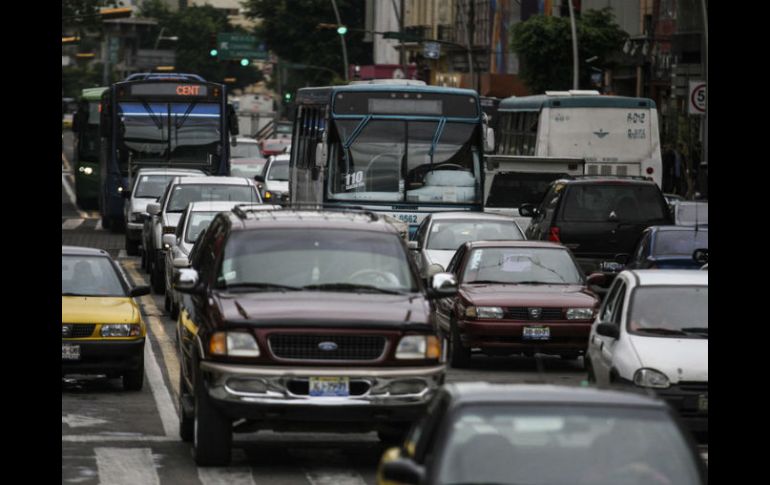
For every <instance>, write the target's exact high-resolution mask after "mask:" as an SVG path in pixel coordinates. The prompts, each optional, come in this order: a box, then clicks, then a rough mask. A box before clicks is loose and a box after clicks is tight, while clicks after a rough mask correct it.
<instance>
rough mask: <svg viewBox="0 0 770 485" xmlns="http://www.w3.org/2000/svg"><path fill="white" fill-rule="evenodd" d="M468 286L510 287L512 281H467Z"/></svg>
mask: <svg viewBox="0 0 770 485" xmlns="http://www.w3.org/2000/svg"><path fill="white" fill-rule="evenodd" d="M464 284H466V285H510V284H511V282H510V281H495V280H476V281H466V282H465V283H464Z"/></svg>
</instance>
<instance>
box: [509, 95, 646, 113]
mask: <svg viewBox="0 0 770 485" xmlns="http://www.w3.org/2000/svg"><path fill="white" fill-rule="evenodd" d="M551 107H558V108H649V109H655V101H653V100H651V99H649V98H629V97H626V96H590V95H589V96H575V95H572V96H568V95H567V96H548V95H545V94H538V95H536V96H521V97H519V96H512V97H510V98H506V99H504V100H502V101H501V102H500V106H499V108H498V109H499V110H500V111H540V110H541V109H543V108H551Z"/></svg>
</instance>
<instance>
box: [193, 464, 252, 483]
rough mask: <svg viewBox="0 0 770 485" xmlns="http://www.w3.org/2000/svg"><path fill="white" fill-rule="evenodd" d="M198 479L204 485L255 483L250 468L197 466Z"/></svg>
mask: <svg viewBox="0 0 770 485" xmlns="http://www.w3.org/2000/svg"><path fill="white" fill-rule="evenodd" d="M198 479H200V481H201V483H202V484H204V485H256V484H255V483H254V477H252V475H251V468H248V467H233V468H198Z"/></svg>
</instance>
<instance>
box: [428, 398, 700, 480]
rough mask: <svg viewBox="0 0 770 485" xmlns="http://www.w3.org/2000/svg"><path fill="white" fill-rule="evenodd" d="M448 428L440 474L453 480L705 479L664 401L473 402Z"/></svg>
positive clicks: (443, 477)
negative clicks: (660, 404) (654, 405)
mask: <svg viewBox="0 0 770 485" xmlns="http://www.w3.org/2000/svg"><path fill="white" fill-rule="evenodd" d="M448 433H449V435H448V438H447V439H446V441H445V444H444V445H443V449H442V450H439V452H437V453H436V456H437V457H440V462H439V463H438V480H437V482H438V483H442V484H447V485H459V484H463V485H465V484H471V483H475V484H522V485H523V484H548V485H574V484H591V485H631V484H633V485H637V484H648V483H659V484H663V483H666V484H677V485H695V484H699V483H701V480H700V478H699V476H698V470H697V468H696V465H695V462H694V459H693V454H692V452H691V451H690V448H689V446H688V444H687V442H686V441H685V439H684V437H683V436H682V433H681V432H680V431H679V428H678V427H677V426H676V424H675V422H674V421H673V420H672V419H671V418H670V417H669V416H668V415H667V413H666V412H665V411H663V410H659V409H643V408H632V407H629V408H621V407H610V406H601V407H600V406H591V407H588V406H558V405H542V404H539V405H537V406H534V405H518V406H511V405H509V404H506V405H505V406H501V405H469V406H465V407H462V408H460V410H459V411H458V412H457V415H456V416H455V418H454V419H453V423H452V424H451V426H450V427H449V428H448ZM651 477H654V478H652V479H651Z"/></svg>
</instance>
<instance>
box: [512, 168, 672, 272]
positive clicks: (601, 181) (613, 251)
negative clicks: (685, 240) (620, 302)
mask: <svg viewBox="0 0 770 485" xmlns="http://www.w3.org/2000/svg"><path fill="white" fill-rule="evenodd" d="M519 212H520V213H521V215H523V216H527V217H532V223H531V224H530V225H529V227H528V228H527V231H526V236H527V239H532V240H540V241H554V242H558V243H561V244H564V245H565V246H567V247H568V248H569V249H570V250H572V253H573V254H574V255H575V257H576V258H577V260H578V262H579V263H580V266H581V267H582V268H583V271H585V273H586V274H590V273H592V272H594V271H597V270H600V269H601V268H602V265H603V264H604V263H612V262H615V260H616V259H617V256H618V255H619V254H623V255H625V257H626V258H627V257H628V256H629V255H630V254H631V252H632V251H633V250H634V248H635V247H636V243H637V242H638V241H639V237H640V236H641V235H642V232H643V231H644V230H645V229H646V228H648V227H650V226H660V225H670V224H673V219H672V216H671V212H670V211H669V208H668V205H667V204H666V199H665V198H664V197H663V193H662V192H661V191H660V189H659V188H658V186H657V185H655V183H654V182H653V181H652V180H650V179H645V178H641V177H610V176H606V177H605V176H585V177H577V178H575V179H574V180H557V181H554V182H553V183H551V186H550V187H549V189H548V191H547V192H546V195H545V197H544V198H543V201H542V202H541V203H540V206H539V207H534V206H533V205H531V204H524V205H522V206H521V207H520V209H519Z"/></svg>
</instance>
